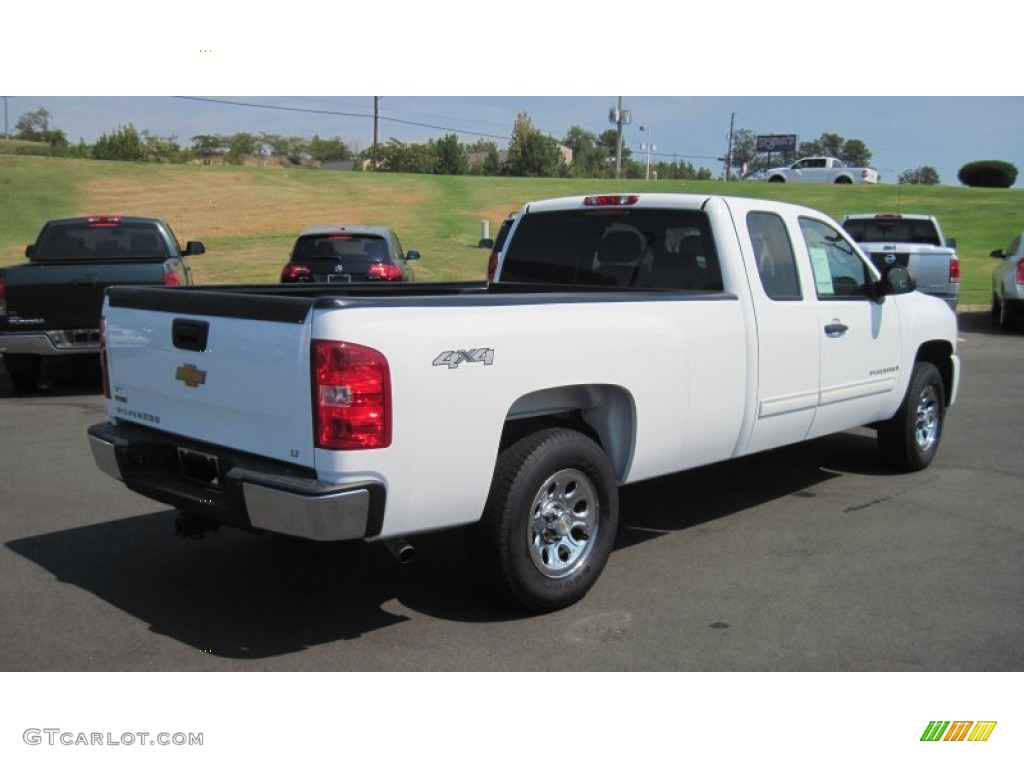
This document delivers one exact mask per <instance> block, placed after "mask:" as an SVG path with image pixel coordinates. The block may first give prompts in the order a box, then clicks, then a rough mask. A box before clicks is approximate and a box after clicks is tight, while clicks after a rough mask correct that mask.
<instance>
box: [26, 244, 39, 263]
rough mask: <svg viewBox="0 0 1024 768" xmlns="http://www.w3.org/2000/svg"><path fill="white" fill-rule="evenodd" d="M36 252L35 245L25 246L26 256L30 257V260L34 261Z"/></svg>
mask: <svg viewBox="0 0 1024 768" xmlns="http://www.w3.org/2000/svg"><path fill="white" fill-rule="evenodd" d="M35 252H36V247H35V246H34V245H26V246H25V258H26V259H28V260H29V261H32V254H33V253H35Z"/></svg>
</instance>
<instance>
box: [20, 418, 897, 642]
mask: <svg viewBox="0 0 1024 768" xmlns="http://www.w3.org/2000/svg"><path fill="white" fill-rule="evenodd" d="M876 465H877V461H876V448H875V441H874V439H873V436H867V435H861V434H855V433H844V434H842V435H835V436H831V437H827V438H822V439H820V440H815V441H812V442H810V443H806V444H802V445H798V446H794V447H792V448H785V449H780V450H777V451H772V452H769V453H765V454H760V455H758V456H753V457H747V458H743V459H739V460H735V461H732V462H728V463H725V464H720V465H715V466H711V467H705V468H701V469H696V470H691V471H689V472H683V473H680V474H676V475H672V476H669V477H665V478H660V479H657V480H652V481H648V482H644V483H638V484H635V485H631V486H627V487H626V488H624V489H622V494H621V527H620V532H619V537H618V539H617V542H616V549H617V550H622V549H624V548H627V547H633V546H638V545H642V544H643V542H645V541H648V540H650V539H652V538H655V537H659V536H664V535H672V534H677V533H680V532H684V531H686V530H687V529H689V528H693V527H694V526H699V525H701V524H702V523H705V522H708V521H711V520H716V519H719V518H723V517H727V516H729V515H731V514H734V513H736V512H740V511H742V510H746V509H749V508H751V507H754V506H757V505H760V504H764V503H767V502H770V501H777V500H780V499H783V498H785V497H786V496H790V495H798V496H800V497H802V498H807V497H808V496H813V495H814V493H815V490H814V488H815V486H817V485H818V484H820V483H822V482H825V481H827V480H829V479H830V478H833V477H836V476H837V475H838V474H840V473H858V474H876V473H878V472H879V470H878V469H877V466H876ZM174 518H175V513H174V512H173V511H171V510H167V511H162V512H155V513H148V514H143V515H139V516H136V517H127V518H124V519H120V520H114V521H111V522H104V523H98V524H95V525H87V526H83V527H78V528H72V529H69V530H64V531H58V532H55V533H47V534H42V535H39V536H32V537H28V538H23V539H19V540H15V541H10V542H7V547H8V548H9V549H10V550H12V551H13V552H15V553H17V554H18V555H21V556H22V557H24V558H26V559H28V560H30V561H32V562H33V563H35V564H37V565H39V566H40V567H42V568H43V569H45V570H46V571H48V572H49V573H51V574H52V575H53V576H54V577H55V578H56V579H57V580H58V581H60V582H62V583H64V584H71V585H74V586H76V587H79V588H80V589H83V590H86V591H87V592H90V593H92V594H93V595H95V596H96V597H98V598H99V599H101V600H103V601H105V602H107V603H109V604H110V605H112V606H114V607H116V608H118V609H119V610H121V611H124V612H125V613H127V614H130V615H131V616H133V617H135V618H137V619H138V620H140V621H142V622H145V623H147V624H148V625H149V627H150V629H151V630H152V631H153V632H156V633H159V634H161V635H165V636H167V637H170V638H173V639H174V640H177V641H178V642H180V643H183V644H185V645H187V646H191V647H193V648H196V649H201V650H203V651H205V652H208V653H211V654H212V655H215V656H221V657H225V658H230V659H252V660H257V659H261V658H268V657H275V656H280V655H284V654H291V653H296V652H300V651H302V650H304V649H307V648H311V647H315V646H319V645H324V644H328V643H333V642H337V641H343V640H353V639H356V638H359V637H362V636H365V635H367V634H370V633H372V632H374V631H376V630H379V629H383V628H385V627H389V626H392V625H396V624H399V623H401V622H405V621H415V620H416V618H415V613H417V612H418V613H421V614H426V615H428V616H432V617H434V618H438V619H442V620H447V621H456V622H473V623H480V622H502V621H512V620H518V619H521V618H522V615H521V614H519V613H516V612H514V611H511V610H507V609H504V608H502V607H500V606H498V605H496V604H495V602H494V601H493V599H492V598H491V596H490V594H489V593H488V592H487V591H486V589H484V587H483V585H482V584H481V583H480V578H479V574H478V573H476V572H474V571H473V569H472V567H471V563H472V562H473V559H472V558H470V557H468V556H467V551H466V548H465V543H466V542H465V537H464V532H463V531H458V530H457V531H445V532H440V533H436V534H430V535H425V536H420V537H417V538H416V539H415V540H414V543H415V544H416V546H417V557H416V560H415V561H414V562H413V563H412V564H410V565H405V566H402V565H399V564H398V563H397V561H395V560H394V559H393V558H392V557H391V555H390V554H388V552H387V551H386V550H385V549H384V547H382V546H377V545H367V544H364V543H361V542H344V543H328V544H320V543H315V542H306V541H300V540H294V539H288V538H286V537H281V536H273V535H254V534H250V533H246V532H242V531H238V530H233V529H221V530H220V531H218V532H216V533H213V534H210V535H208V536H207V537H206V538H204V539H203V540H202V541H192V540H186V539H181V538H178V537H176V536H175V535H173V532H172V531H173V524H174ZM612 557H613V558H614V557H615V554H614V553H613V555H612Z"/></svg>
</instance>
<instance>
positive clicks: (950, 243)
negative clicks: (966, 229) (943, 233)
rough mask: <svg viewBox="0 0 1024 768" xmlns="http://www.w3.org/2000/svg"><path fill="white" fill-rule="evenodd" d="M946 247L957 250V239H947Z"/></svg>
mask: <svg viewBox="0 0 1024 768" xmlns="http://www.w3.org/2000/svg"><path fill="white" fill-rule="evenodd" d="M946 247H947V248H956V238H955V237H947V238H946Z"/></svg>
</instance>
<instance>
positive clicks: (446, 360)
mask: <svg viewBox="0 0 1024 768" xmlns="http://www.w3.org/2000/svg"><path fill="white" fill-rule="evenodd" d="M462 363H483V364H484V365H494V350H493V349H490V348H487V347H484V348H481V349H449V350H446V351H444V352H442V353H441V354H440V355H438V356H437V357H435V358H434V365H435V366H439V365H446V366H448V368H449V369H452V368H458V367H459V366H460V365H462Z"/></svg>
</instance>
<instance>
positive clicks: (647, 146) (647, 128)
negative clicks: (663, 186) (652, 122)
mask: <svg viewBox="0 0 1024 768" xmlns="http://www.w3.org/2000/svg"><path fill="white" fill-rule="evenodd" d="M640 130H641V131H643V132H644V133H646V134H647V143H646V144H645V145H644V151H645V153H646V155H647V176H646V178H647V180H648V181H650V180H651V152H653V151H654V145H653V144H652V143H651V126H649V125H641V126H640Z"/></svg>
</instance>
